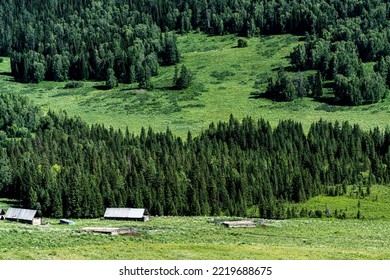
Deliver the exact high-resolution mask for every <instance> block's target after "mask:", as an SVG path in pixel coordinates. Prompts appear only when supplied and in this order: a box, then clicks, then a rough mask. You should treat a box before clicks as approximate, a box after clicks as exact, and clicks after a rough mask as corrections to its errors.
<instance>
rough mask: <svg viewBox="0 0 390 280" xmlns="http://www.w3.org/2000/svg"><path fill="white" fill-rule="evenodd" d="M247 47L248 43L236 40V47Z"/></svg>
mask: <svg viewBox="0 0 390 280" xmlns="http://www.w3.org/2000/svg"><path fill="white" fill-rule="evenodd" d="M247 46H248V41H247V40H245V39H238V42H237V47H239V48H246V47H247Z"/></svg>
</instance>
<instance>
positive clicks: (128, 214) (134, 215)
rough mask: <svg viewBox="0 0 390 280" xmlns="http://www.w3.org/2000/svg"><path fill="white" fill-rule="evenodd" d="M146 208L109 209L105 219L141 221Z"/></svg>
mask: <svg viewBox="0 0 390 280" xmlns="http://www.w3.org/2000/svg"><path fill="white" fill-rule="evenodd" d="M144 213H145V208H107V209H106V212H105V213H104V218H130V219H140V218H142V217H143V216H144Z"/></svg>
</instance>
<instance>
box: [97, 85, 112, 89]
mask: <svg viewBox="0 0 390 280" xmlns="http://www.w3.org/2000/svg"><path fill="white" fill-rule="evenodd" d="M93 88H94V89H97V90H109V89H111V88H110V87H108V86H106V85H96V86H93Z"/></svg>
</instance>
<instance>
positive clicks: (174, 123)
mask: <svg viewBox="0 0 390 280" xmlns="http://www.w3.org/2000/svg"><path fill="white" fill-rule="evenodd" d="M248 42H249V46H248V47H247V48H234V47H235V46H236V45H237V37H236V36H234V35H227V36H207V35H204V34H187V35H183V36H178V43H179V47H180V51H181V57H182V61H181V64H185V65H186V66H187V67H188V68H189V69H190V70H191V71H192V72H193V74H194V78H195V79H194V84H193V85H192V86H191V87H190V88H189V89H186V90H183V91H175V90H171V89H170V87H171V86H172V78H173V73H174V67H173V66H171V67H160V70H159V71H160V73H159V75H158V76H157V77H154V78H153V79H152V81H153V84H154V86H155V88H154V89H153V90H151V91H144V90H138V89H136V85H135V84H133V85H125V84H121V85H120V86H119V87H118V88H115V89H112V90H108V91H102V90H99V89H97V88H96V86H99V85H103V84H104V83H102V82H84V87H83V88H79V89H70V90H65V89H64V85H65V84H66V83H54V82H42V83H40V84H39V85H34V84H30V85H24V84H19V83H15V82H13V79H12V77H10V76H5V75H0V91H2V92H17V93H20V94H23V95H26V96H29V97H31V98H32V99H33V100H34V102H35V103H37V104H39V105H40V106H42V108H43V109H44V110H45V111H47V110H48V109H52V110H57V111H58V110H66V111H67V112H68V113H69V114H70V115H78V116H80V117H81V118H82V119H84V120H85V121H87V122H88V123H103V124H105V125H106V126H113V127H115V128H122V129H123V128H125V127H126V126H128V127H129V128H130V130H132V131H134V132H135V133H139V131H140V129H141V127H149V126H151V127H152V128H153V129H155V130H157V131H164V130H165V129H166V128H167V127H168V126H169V128H170V129H171V130H172V131H173V132H174V133H175V134H177V135H179V136H185V135H186V134H187V131H188V130H190V131H192V132H193V133H194V134H197V133H199V132H200V131H201V130H203V129H205V128H207V127H208V125H209V123H210V122H212V121H214V122H217V121H220V120H222V121H226V120H228V118H229V115H230V114H233V115H234V116H236V117H237V118H240V119H241V118H243V117H245V116H248V115H249V116H252V117H254V118H260V117H261V118H265V119H267V120H268V121H270V122H271V124H272V125H276V124H277V123H278V122H279V120H281V119H293V120H296V121H299V122H302V124H303V126H304V129H305V130H306V131H307V129H308V128H309V126H310V125H311V123H312V122H314V121H318V120H319V119H320V118H323V119H326V120H329V121H335V120H338V121H340V122H342V121H349V122H350V123H359V124H360V125H361V127H363V128H364V129H370V128H373V127H375V126H379V127H380V128H384V127H386V126H387V125H388V123H389V121H390V101H389V100H386V101H384V102H381V103H379V104H375V105H368V106H359V107H345V106H333V105H328V104H327V103H325V102H323V103H321V102H317V101H313V100H312V99H310V98H304V99H303V100H298V101H295V102H290V103H284V102H282V103H278V102H273V101H270V100H267V99H264V98H253V97H256V96H257V95H256V94H258V93H261V92H264V90H265V87H266V83H267V78H268V77H269V75H271V73H272V71H275V70H276V69H278V67H279V66H280V65H282V66H288V65H289V60H288V55H289V53H290V51H291V50H292V49H293V47H294V46H296V45H297V44H299V38H298V37H295V36H292V35H280V36H267V37H260V38H259V37H257V38H250V39H248ZM9 71H10V70H9V59H7V58H6V59H5V61H4V63H3V64H1V65H0V73H7V72H9Z"/></svg>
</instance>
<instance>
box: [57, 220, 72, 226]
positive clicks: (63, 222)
mask: <svg viewBox="0 0 390 280" xmlns="http://www.w3.org/2000/svg"><path fill="white" fill-rule="evenodd" d="M60 224H65V225H68V226H73V225H75V224H76V223H75V222H73V221H71V220H68V219H60Z"/></svg>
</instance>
